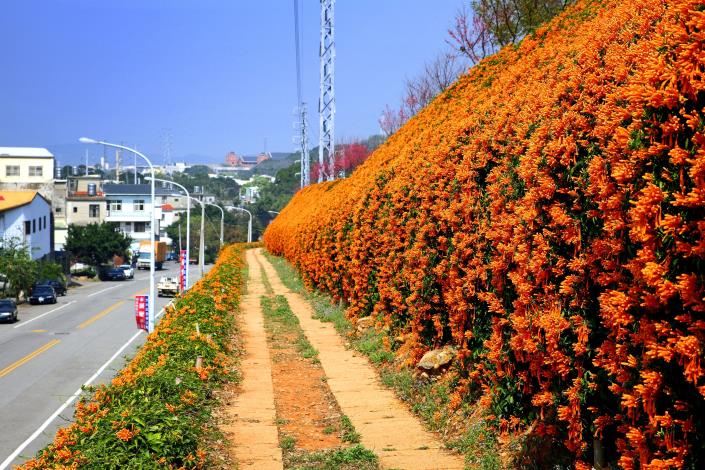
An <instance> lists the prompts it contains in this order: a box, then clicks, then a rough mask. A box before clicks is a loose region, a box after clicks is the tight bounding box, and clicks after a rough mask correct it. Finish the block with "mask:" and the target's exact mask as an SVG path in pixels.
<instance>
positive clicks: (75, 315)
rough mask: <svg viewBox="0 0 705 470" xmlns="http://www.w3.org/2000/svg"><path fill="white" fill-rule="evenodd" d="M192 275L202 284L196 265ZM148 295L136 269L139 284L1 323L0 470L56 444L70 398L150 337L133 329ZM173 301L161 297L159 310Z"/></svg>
mask: <svg viewBox="0 0 705 470" xmlns="http://www.w3.org/2000/svg"><path fill="white" fill-rule="evenodd" d="M209 267H210V266H207V267H206V268H209ZM164 268H165V269H164V270H162V271H158V272H157V275H156V278H157V281H158V280H159V277H161V276H163V275H169V276H178V264H177V263H173V262H167V263H165V266H164ZM190 277H191V283H193V282H195V281H196V280H197V279H198V268H197V267H196V266H191V269H190ZM148 290H149V272H148V271H137V272H135V278H134V279H133V280H126V281H115V282H89V283H85V285H83V286H81V287H75V288H71V289H69V291H68V292H67V294H66V296H64V297H59V301H58V303H56V304H54V305H41V306H39V305H34V306H30V305H21V306H20V307H19V321H18V322H17V323H14V324H10V323H1V324H0V470H3V469H4V468H11V466H12V465H18V464H21V463H22V462H24V461H26V460H27V459H28V458H30V457H32V456H34V454H35V453H36V452H37V451H38V450H39V449H41V448H43V447H44V446H45V445H46V444H48V443H49V442H51V441H52V440H53V438H54V435H55V434H56V430H57V429H58V428H59V427H61V426H63V425H65V424H66V423H67V422H69V421H71V419H72V417H73V403H74V402H73V401H71V402H70V403H68V401H69V400H71V397H72V396H74V395H75V394H76V393H77V391H78V390H79V389H80V387H81V386H82V385H83V384H86V383H87V382H89V381H90V384H91V385H97V384H100V383H106V382H109V381H110V380H111V379H112V378H113V377H114V375H115V373H116V372H117V371H118V370H120V369H121V368H122V367H123V366H124V364H125V356H127V357H132V356H133V355H134V354H135V352H136V350H137V349H138V348H139V347H140V346H141V345H142V344H143V343H144V340H145V334H144V333H142V334H140V333H138V331H139V330H137V327H136V325H135V315H134V296H135V295H140V294H147V293H148ZM170 301H171V299H170V298H160V297H157V299H156V309H155V310H156V312H157V313H160V311H161V310H162V309H163V308H164V306H165V305H167V304H168V303H169V302H170ZM130 340H132V341H131V342H130ZM128 342H129V344H127V343H128ZM62 407H63V409H62ZM57 412H58V413H57ZM42 426H44V427H45V429H44V430H41V428H42ZM40 430H41V431H40ZM15 454H16V456H15Z"/></svg>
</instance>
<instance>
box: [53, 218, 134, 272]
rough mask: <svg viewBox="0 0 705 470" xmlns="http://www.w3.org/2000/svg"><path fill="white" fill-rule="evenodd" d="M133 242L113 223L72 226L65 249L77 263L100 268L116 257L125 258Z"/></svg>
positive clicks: (70, 226) (69, 229)
mask: <svg viewBox="0 0 705 470" xmlns="http://www.w3.org/2000/svg"><path fill="white" fill-rule="evenodd" d="M131 242H132V240H131V239H130V237H129V236H127V235H125V234H123V233H122V232H120V231H119V230H118V227H117V225H116V224H114V223H111V222H103V223H100V224H88V225H85V226H81V225H75V224H70V225H69V228H68V233H67V234H66V243H65V245H64V247H65V249H66V251H68V252H69V253H71V255H72V256H73V257H74V258H75V259H76V260H77V261H80V262H82V263H87V264H90V265H93V266H100V265H101V264H104V263H106V262H108V261H109V260H110V259H111V258H112V257H113V256H115V255H118V256H125V254H126V253H127V250H128V248H130V243H131Z"/></svg>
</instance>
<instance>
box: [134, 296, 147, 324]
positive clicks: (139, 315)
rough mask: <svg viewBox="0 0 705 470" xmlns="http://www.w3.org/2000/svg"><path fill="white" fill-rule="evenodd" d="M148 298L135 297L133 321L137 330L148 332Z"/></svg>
mask: <svg viewBox="0 0 705 470" xmlns="http://www.w3.org/2000/svg"><path fill="white" fill-rule="evenodd" d="M148 298H149V296H148V295H136V296H135V321H136V322H137V328H138V329H140V330H145V331H149V311H148V310H149V302H148V301H147V299H148Z"/></svg>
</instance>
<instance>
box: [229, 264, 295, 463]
mask: <svg viewBox="0 0 705 470" xmlns="http://www.w3.org/2000/svg"><path fill="white" fill-rule="evenodd" d="M247 264H248V267H249V273H248V280H247V295H244V296H243V297H242V304H241V307H240V308H241V311H242V336H243V343H244V347H245V355H244V358H243V361H242V364H241V370H242V374H243V379H242V384H241V386H240V392H239V394H238V396H237V398H236V399H235V400H234V403H233V404H232V405H230V406H228V407H227V408H226V409H225V410H224V412H225V414H226V415H227V416H229V417H230V421H231V422H230V423H228V424H226V425H222V426H221V430H222V431H223V433H224V434H225V435H226V436H227V437H228V438H229V439H230V442H232V443H233V447H232V449H231V450H232V454H233V458H234V460H235V461H237V462H238V466H239V468H242V469H247V468H251V469H267V470H269V469H272V470H274V469H281V468H283V466H282V453H281V449H280V448H279V436H278V430H277V423H276V412H275V407H274V387H273V385H272V368H271V362H270V357H269V348H268V347H267V337H266V334H265V330H264V320H263V316H262V309H261V307H260V298H261V296H262V295H265V294H266V291H265V287H264V284H263V282H262V276H261V270H260V268H259V265H258V263H257V260H256V258H255V254H254V252H253V251H252V250H249V251H247Z"/></svg>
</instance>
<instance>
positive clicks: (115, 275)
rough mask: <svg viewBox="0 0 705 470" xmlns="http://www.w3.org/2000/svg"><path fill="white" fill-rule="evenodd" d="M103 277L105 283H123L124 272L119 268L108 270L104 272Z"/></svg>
mask: <svg viewBox="0 0 705 470" xmlns="http://www.w3.org/2000/svg"><path fill="white" fill-rule="evenodd" d="M104 277H105V280H106V281H124V280H125V279H126V277H125V271H123V270H122V269H120V268H113V269H108V270H107V271H105V275H104Z"/></svg>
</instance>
